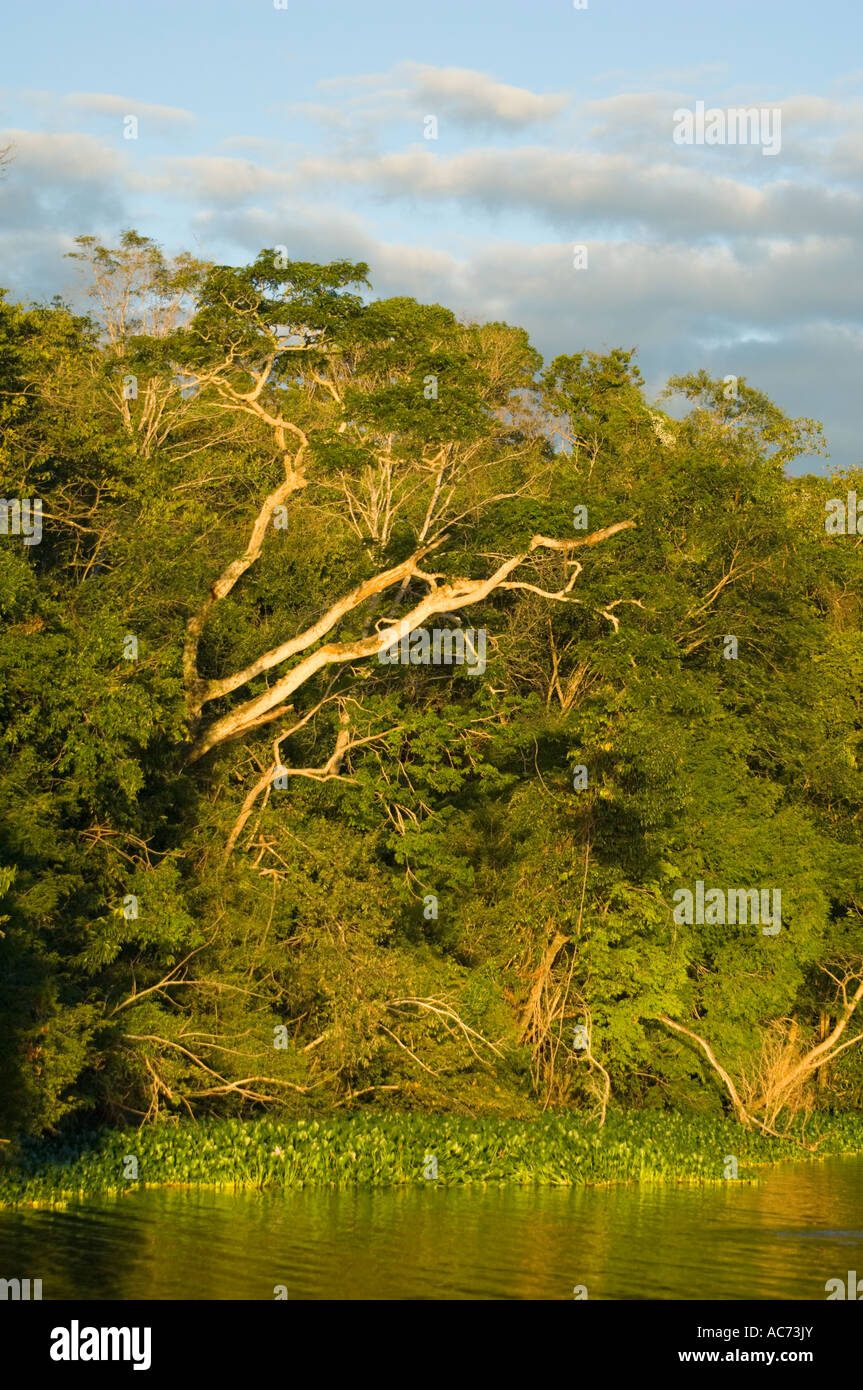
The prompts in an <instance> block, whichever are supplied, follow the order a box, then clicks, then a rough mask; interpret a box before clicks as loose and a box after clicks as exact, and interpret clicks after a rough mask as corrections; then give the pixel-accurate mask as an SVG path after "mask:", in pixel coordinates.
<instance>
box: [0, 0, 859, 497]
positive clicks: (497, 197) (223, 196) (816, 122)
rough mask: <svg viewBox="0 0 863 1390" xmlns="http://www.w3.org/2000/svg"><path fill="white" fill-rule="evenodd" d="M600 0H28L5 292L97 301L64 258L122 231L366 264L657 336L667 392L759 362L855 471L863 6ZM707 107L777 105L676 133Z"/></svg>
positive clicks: (747, 373)
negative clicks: (740, 124)
mask: <svg viewBox="0 0 863 1390" xmlns="http://www.w3.org/2000/svg"><path fill="white" fill-rule="evenodd" d="M577 4H578V5H579V6H581V5H584V8H578V7H577V5H576V4H574V3H573V0H532V3H530V4H528V3H515V0H494V3H491V0H430V3H426V4H420V3H416V0H414V3H410V0H398V3H394V2H393V0H364V3H362V4H358V3H348V0H287V3H286V4H285V5H284V7H281V6H282V0H171V3H167V0H146V3H135V2H134V0H76V3H75V4H68V3H65V0H43V3H42V4H40V5H39V6H34V5H30V6H23V5H18V6H15V7H14V9H13V8H12V7H9V8H8V10H7V13H6V16H5V17H4V21H3V48H2V54H0V84H2V85H0V146H2V145H4V144H7V143H11V145H12V147H13V151H14V159H13V162H12V164H11V166H10V167H9V169H8V172H7V175H6V177H5V179H4V181H3V182H2V184H0V285H4V286H7V287H8V289H9V291H10V294H11V295H12V296H13V297H14V298H20V299H23V300H25V301H31V300H38V299H45V298H51V297H52V296H53V295H55V294H61V295H63V296H64V297H66V298H68V299H70V300H71V301H72V302H77V300H76V296H77V295H78V294H79V293H80V285H79V281H78V279H77V275H76V269H75V263H74V262H70V261H68V260H64V253H65V252H68V251H70V250H72V249H74V238H75V237H76V236H78V235H84V234H86V235H95V236H97V237H99V238H100V239H102V240H103V241H105V242H106V244H113V242H114V241H115V240H116V238H117V237H118V235H119V233H120V232H121V231H122V230H123V229H125V228H127V227H134V228H135V229H136V230H137V231H138V232H140V233H142V234H144V235H146V236H150V237H152V238H154V239H155V240H157V241H158V242H159V243H160V244H162V245H163V246H164V248H165V250H166V251H167V252H169V253H171V254H174V253H176V252H179V251H181V250H189V251H191V252H192V253H194V254H197V255H204V256H206V258H207V259H210V260H215V261H218V262H221V263H231V264H236V265H239V264H243V263H245V262H246V261H248V260H251V259H253V258H254V257H255V256H256V255H257V253H258V252H259V251H260V250H261V249H262V248H263V247H265V246H266V247H270V246H280V247H281V246H283V247H285V248H287V253H288V255H289V256H291V257H292V258H296V259H298V260H316V261H328V260H334V259H349V260H362V261H366V262H368V264H369V266H370V268H371V277H370V278H371V280H372V284H373V288H374V293H375V294H376V295H379V296H390V295H412V296H414V297H416V298H417V299H419V300H421V301H423V302H427V303H428V302H437V303H441V304H445V305H446V306H447V307H449V308H451V309H452V310H454V311H455V312H456V313H458V314H460V315H463V316H465V317H467V318H471V319H480V320H483V319H504V320H506V321H507V322H509V323H513V324H519V325H521V326H523V327H525V328H527V329H528V330H529V332H530V335H531V338H532V340H533V342H534V344H535V346H536V347H537V348H538V349H539V351H540V352H541V353H542V354H543V356H544V357H546V358H547V359H548V358H551V357H552V356H554V355H555V354H557V353H563V352H568V353H572V352H580V351H583V350H585V349H591V350H593V351H598V352H602V351H607V350H609V349H611V348H614V347H624V348H635V349H636V350H637V360H638V363H639V365H640V367H641V370H642V372H643V374H644V376H645V378H646V381H647V387H648V392H649V394H650V395H652V396H653V395H655V394H656V393H658V391H659V390H660V389H661V388H662V386H663V385H664V383H665V381H666V379H667V378H668V377H669V376H670V375H672V374H675V373H682V372H690V371H697V370H699V369H700V368H702V367H704V368H706V369H707V370H708V371H709V372H710V373H711V375H713V376H716V377H725V376H728V375H731V376H736V377H738V378H739V377H745V378H746V379H747V381H748V382H749V383H750V385H753V386H756V387H757V388H759V389H760V390H763V391H766V392H767V394H768V395H769V396H771V397H772V398H773V399H774V400H775V401H776V402H777V403H778V404H779V405H780V406H781V407H782V408H783V409H784V410H785V411H786V412H787V413H788V414H790V415H794V416H808V417H814V418H816V419H819V420H821V421H822V423H823V424H824V427H825V431H826V435H827V441H828V446H829V449H830V455H831V457H830V461H829V464H828V463H825V461H824V460H821V459H817V458H815V459H803V460H800V461H799V462H798V463H797V464H796V465H795V466H794V469H793V471H795V472H804V471H809V470H814V471H819V472H820V471H824V470H825V468H827V467H834V468H842V467H848V466H853V465H855V464H859V463H860V462H861V460H863V440H861V428H860V427H861V423H863V411H861V408H860V401H861V396H863V389H861V388H863V42H861V40H863V0H819V3H817V4H814V3H812V0H806V3H803V0H762V2H761V3H759V4H757V5H756V4H753V0H724V3H721V4H707V3H705V0H685V3H684V0H586V5H585V0H577ZM699 102H701V103H704V108H705V109H707V110H708V111H710V110H717V111H719V112H722V113H725V112H727V111H728V110H729V109H730V108H740V107H745V108H747V109H751V110H753V112H754V113H756V121H755V125H754V127H753V129H752V130H751V131H750V132H749V135H750V138H749V140H748V142H747V143H742V142H740V141H738V142H736V143H731V142H729V141H728V140H727V139H726V140H725V141H724V142H721V141H717V142H716V143H706V142H701V143H698V142H693V143H690V144H686V143H681V142H680V140H679V139H675V132H677V134H678V136H679V135H680V132H681V118H679V117H678V116H677V115H676V114H675V113H679V112H694V111H695V110H696V104H697V103H699ZM777 112H778V113H779V122H780V124H779V125H778V126H777V124H776V122H777V117H776V113H777ZM130 116H133V117H134V118H135V120H136V122H137V129H136V130H135V128H134V126H132V125H131V123H130V122H129V120H128V117H130ZM431 118H433V120H432V119H431ZM724 121H725V116H724V115H723V116H722V118H721V120H720V121H719V122H718V123H716V124H715V125H714V130H713V134H714V135H715V134H716V132H717V130H718V131H719V132H720V134H721V131H722V123H723V122H724ZM726 129H727V125H726ZM131 131H134V133H135V137H136V138H127V136H128V134H129V132H131ZM777 132H778V133H779V136H780V138H779V140H778V141H777V140H776V139H775V138H774V137H775V134H776V133H777ZM430 136H434V137H436V138H429V137H430ZM771 143H772V144H773V145H774V146H777V145H778V148H775V150H774V152H773V153H765V149H766V148H768V147H769V146H770V144H771ZM576 247H584V248H585V251H586V256H585V255H584V254H583V253H582V254H579V255H576V252H575V249H574V248H576ZM585 260H586V264H583V262H584V261H585ZM576 262H581V263H582V264H580V266H579V268H576Z"/></svg>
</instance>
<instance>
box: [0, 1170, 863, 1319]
mask: <svg viewBox="0 0 863 1390" xmlns="http://www.w3.org/2000/svg"><path fill="white" fill-rule="evenodd" d="M861 1228H863V1161H861V1160H858V1159H834V1160H829V1161H827V1162H824V1163H817V1164H790V1165H787V1166H784V1167H781V1168H773V1169H765V1170H764V1173H763V1177H762V1180H761V1183H760V1184H759V1185H758V1186H744V1185H735V1184H734V1183H731V1182H729V1183H728V1184H727V1185H724V1186H722V1187H709V1188H707V1187H705V1188H696V1187H684V1186H681V1187H616V1188H575V1189H565V1188H513V1187H508V1188H482V1187H475V1188H469V1187H468V1188H449V1189H447V1188H440V1187H438V1188H435V1187H434V1185H432V1184H429V1186H427V1187H422V1188H409V1189H387V1190H373V1189H367V1188H366V1189H359V1190H353V1191H340V1192H330V1191H320V1190H314V1189H308V1190H306V1191H302V1192H291V1193H288V1194H283V1193H279V1194H275V1193H263V1194H249V1193H242V1194H239V1195H236V1196H234V1195H231V1194H228V1193H225V1192H221V1193H217V1192H181V1191H169V1190H164V1189H161V1190H152V1191H138V1192H132V1193H130V1194H128V1195H126V1196H123V1197H118V1198H113V1199H108V1200H106V1199H100V1200H92V1201H82V1202H79V1203H75V1204H73V1205H70V1206H69V1207H67V1208H66V1209H65V1210H63V1211H20V1212H19V1211H0V1275H2V1276H4V1277H13V1276H18V1277H22V1278H28V1277H29V1278H31V1279H33V1278H41V1279H42V1281H43V1298H45V1299H61V1298H75V1299H116V1298H120V1299H151V1298H156V1299H162V1298H179V1299H272V1298H273V1296H274V1289H275V1287H276V1286H277V1285H285V1286H286V1287H287V1289H288V1297H289V1298H291V1299H297V1298H299V1299H358V1298H372V1299H377V1298H408V1299H447V1298H458V1299H471V1298H479V1299H571V1298H572V1297H573V1289H574V1287H575V1286H576V1285H584V1286H585V1287H586V1288H587V1291H588V1297H589V1298H591V1299H640V1298H649V1299H694V1298H718V1299H737V1298H756V1299H768V1298H779V1299H795V1300H796V1299H815V1300H822V1301H823V1300H824V1299H825V1297H826V1294H825V1289H824V1285H825V1283H826V1281H827V1280H828V1279H831V1278H841V1279H843V1280H844V1279H845V1278H846V1275H847V1271H848V1270H855V1269H856V1270H859V1271H860V1275H861V1276H862V1277H863V1229H861Z"/></svg>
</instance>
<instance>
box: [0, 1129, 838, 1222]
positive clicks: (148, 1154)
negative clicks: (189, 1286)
mask: <svg viewBox="0 0 863 1390" xmlns="http://www.w3.org/2000/svg"><path fill="white" fill-rule="evenodd" d="M807 1141H808V1142H810V1143H811V1142H814V1143H815V1144H816V1145H817V1149H816V1150H815V1152H814V1153H813V1152H811V1151H806V1150H803V1149H802V1148H795V1147H793V1146H790V1145H789V1144H787V1143H781V1142H779V1141H777V1140H772V1139H768V1138H765V1137H764V1136H761V1135H758V1134H755V1133H752V1132H747V1131H746V1130H743V1129H741V1128H740V1127H739V1126H738V1125H736V1124H735V1123H734V1122H733V1121H731V1120H726V1119H715V1118H703V1117H698V1118H695V1117H684V1116H681V1115H676V1114H670V1113H669V1114H665V1113H662V1112H658V1111H657V1112H651V1113H650V1114H641V1115H631V1114H630V1115H627V1114H623V1113H615V1114H612V1115H610V1116H609V1118H608V1122H607V1124H606V1125H605V1127H604V1128H603V1129H601V1130H599V1129H597V1127H596V1126H595V1125H594V1124H592V1123H590V1122H587V1121H584V1120H580V1119H577V1118H575V1117H574V1116H572V1115H560V1114H557V1115H545V1116H542V1117H541V1118H539V1119H537V1120H533V1121H521V1120H509V1119H491V1120H485V1121H482V1122H481V1123H478V1122H477V1121H476V1120H469V1119H465V1118H462V1117H457V1116H440V1117H435V1116H427V1115H385V1116H377V1115H371V1114H366V1115H355V1116H345V1117H339V1118H326V1119H312V1120H302V1119H300V1120H293V1121H284V1120H275V1119H268V1118H265V1119H261V1120H253V1121H240V1120H237V1119H229V1120H221V1119H212V1118H211V1119H205V1120H201V1121H199V1122H192V1121H183V1122H180V1123H172V1122H161V1123H158V1124H155V1125H151V1126H147V1127H145V1128H142V1129H140V1130H137V1131H135V1130H126V1131H117V1130H113V1131H103V1132H101V1133H100V1134H98V1135H95V1136H92V1137H90V1138H89V1139H87V1140H79V1141H77V1142H72V1141H68V1140H67V1141H65V1142H57V1141H54V1142H47V1143H43V1144H35V1143H31V1144H27V1145H24V1146H23V1147H22V1151H21V1154H20V1158H19V1161H18V1162H17V1163H14V1164H13V1163H7V1164H6V1165H5V1167H4V1168H2V1169H0V1206H16V1205H31V1206H44V1205H56V1204H62V1203H65V1202H67V1201H69V1200H70V1199H74V1198H76V1197H83V1196H92V1195H96V1194H103V1193H109V1192H116V1193H122V1192H131V1191H134V1190H135V1189H137V1188H140V1187H192V1188H194V1187H206V1188H224V1189H231V1190H239V1189H246V1190H264V1189H268V1190H272V1189H276V1190H278V1189H280V1188H282V1189H288V1188H300V1187H304V1186H314V1187H334V1188H345V1187H351V1186H372V1187H395V1186H406V1185H418V1184H422V1183H425V1182H434V1183H437V1184H438V1185H441V1186H445V1187H451V1186H459V1185H463V1184H470V1183H494V1184H507V1183H515V1184H538V1185H545V1186H593V1185H600V1184H602V1185H605V1184H614V1183H630V1182H641V1183H723V1182H726V1181H738V1182H741V1181H742V1182H746V1181H755V1180H757V1174H758V1170H759V1168H761V1167H763V1166H765V1165H768V1164H773V1163H779V1162H783V1161H788V1160H790V1159H792V1158H808V1159H809V1160H810V1161H813V1160H817V1159H818V1158H823V1157H827V1156H835V1155H839V1154H857V1153H861V1152H863V1123H861V1121H860V1120H859V1118H856V1117H852V1116H842V1117H839V1118H833V1117H827V1116H822V1117H819V1118H817V1120H816V1122H815V1124H814V1125H813V1124H812V1122H811V1121H810V1124H809V1127H808V1129H807ZM731 1157H733V1158H734V1159H735V1160H736V1166H735V1169H734V1171H736V1173H737V1177H736V1178H729V1176H728V1173H729V1168H728V1160H729V1158H731ZM432 1158H433V1159H435V1160H436V1162H435V1163H434V1164H433V1165H432V1164H431V1163H430V1161H429V1160H430V1159H432Z"/></svg>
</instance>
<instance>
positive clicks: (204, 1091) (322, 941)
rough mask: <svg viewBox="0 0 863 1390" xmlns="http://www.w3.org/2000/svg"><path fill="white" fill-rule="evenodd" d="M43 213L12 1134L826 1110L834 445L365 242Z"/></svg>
mask: <svg viewBox="0 0 863 1390" xmlns="http://www.w3.org/2000/svg"><path fill="white" fill-rule="evenodd" d="M77 246H78V249H77V251H76V253H75V261H76V269H77V270H78V271H80V273H81V274H82V276H83V277H84V281H85V283H86V285H87V287H88V289H89V293H90V295H91V303H92V309H91V311H90V312H89V313H87V314H83V313H78V312H76V311H75V310H74V309H73V308H72V307H70V305H68V304H67V303H65V302H62V301H60V300H54V301H53V302H52V303H50V304H38V305H32V306H30V307H27V306H24V305H21V304H13V303H11V302H10V301H9V297H8V295H7V296H5V297H4V298H3V299H2V300H0V495H2V498H3V499H4V503H5V506H4V508H3V516H2V521H3V525H2V528H0V530H2V534H0V613H2V631H0V722H2V764H0V1136H2V1137H5V1138H7V1139H11V1138H13V1137H15V1136H17V1135H24V1134H30V1135H38V1134H40V1133H43V1132H45V1131H48V1130H56V1129H57V1128H58V1127H59V1128H60V1129H63V1128H69V1127H71V1126H76V1127H79V1126H86V1125H89V1124H92V1123H94V1122H100V1123H109V1124H113V1125H123V1124H129V1123H134V1124H139V1123H140V1122H141V1121H142V1120H144V1119H149V1118H154V1117H155V1116H157V1115H165V1114H166V1113H169V1114H179V1115H182V1114H186V1115H189V1114H192V1115H195V1116H202V1115H204V1114H208V1113H209V1114H216V1115H225V1116H251V1115H253V1114H257V1113H259V1112H260V1111H261V1110H262V1109H269V1110H271V1111H272V1112H274V1113H276V1114H283V1115H289V1116H290V1115H308V1114H316V1113H317V1114H324V1113H327V1112H329V1111H333V1110H336V1109H339V1110H340V1111H341V1112H345V1111H346V1110H357V1109H361V1108H364V1107H372V1108H374V1109H376V1110H378V1111H380V1110H387V1111H399V1112H404V1111H434V1112H450V1113H452V1114H455V1115H459V1114H461V1115H471V1116H478V1115H491V1114H496V1115H500V1116H523V1117H530V1116H532V1115H537V1114H539V1113H541V1112H542V1111H543V1110H549V1109H555V1108H571V1109H574V1110H577V1111H579V1112H582V1113H583V1114H584V1115H590V1116H596V1117H597V1118H598V1119H600V1120H601V1119H603V1118H604V1116H605V1114H606V1112H607V1111H608V1110H609V1109H614V1110H621V1109H622V1110H643V1109H645V1108H652V1109H664V1110H667V1111H685V1112H690V1113H693V1114H704V1115H719V1114H722V1113H723V1112H728V1113H729V1114H736V1115H737V1116H738V1118H739V1119H741V1120H742V1121H743V1122H744V1123H746V1124H750V1125H755V1126H756V1127H757V1128H761V1129H762V1130H765V1129H766V1130H767V1131H773V1130H776V1129H777V1128H778V1129H780V1130H781V1129H783V1128H784V1126H785V1125H786V1124H788V1123H789V1122H790V1121H791V1120H792V1119H794V1118H796V1117H798V1116H799V1115H800V1114H801V1112H806V1111H808V1110H810V1109H812V1108H815V1109H819V1110H831V1109H832V1110H849V1109H856V1108H859V1106H860V1102H861V1097H863V1064H861V1053H860V1049H859V1048H857V1047H856V1046H854V1043H855V1042H856V1041H857V1040H858V1037H859V1036H860V1035H861V1033H863V1028H861V1023H863V1008H860V1009H859V1015H860V1017H859V1018H855V1011H856V1010H857V1008H858V1002H859V1001H860V1000H861V998H863V857H861V853H860V838H861V836H860V832H861V788H860V775H859V770H860V763H861V756H863V754H861V737H863V643H861V625H863V563H861V560H863V512H861V520H860V522H859V525H858V524H857V521H856V515H855V511H854V499H853V498H849V497H848V494H849V493H858V494H859V495H860V497H861V499H863V470H860V471H855V472H852V473H849V474H845V475H841V476H837V475H834V476H832V477H829V476H820V475H809V476H804V477H790V476H788V475H787V472H786V468H787V465H789V464H790V463H792V462H793V460H794V459H795V458H799V457H801V456H802V455H811V454H813V453H817V452H823V445H822V442H821V434H820V430H819V427H818V426H817V424H816V423H815V422H813V421H811V420H808V419H801V420H794V419H790V418H788V417H787V416H786V415H785V414H784V413H783V412H782V411H781V410H779V409H778V408H777V407H776V406H775V405H774V404H772V403H771V401H770V400H768V399H767V398H766V397H765V396H764V395H763V394H762V393H760V392H759V391H758V390H757V389H755V388H754V387H753V386H752V385H750V384H748V383H747V382H746V381H745V380H744V379H743V378H740V379H739V380H736V379H734V378H731V377H728V378H725V379H724V380H712V379H711V378H710V377H709V376H708V375H707V374H706V373H704V372H698V371H694V372H693V374H692V375H690V376H685V377H678V378H674V379H672V380H671V381H670V382H669V383H668V388H667V391H666V392H665V394H664V396H663V397H662V398H660V402H657V403H651V402H650V401H649V400H648V399H647V397H646V395H645V388H644V382H643V380H642V377H641V375H640V372H639V370H638V367H637V365H636V361H635V353H634V352H633V351H631V350H629V349H628V348H626V349H624V348H619V349H615V350H609V351H606V352H604V353H596V352H589V351H574V352H573V353H572V354H570V355H564V356H560V357H557V358H555V359H554V360H553V361H551V362H550V363H548V364H545V363H543V361H542V360H541V358H540V356H539V354H538V353H537V352H536V350H535V349H534V348H533V346H532V345H531V343H530V341H529V339H528V336H527V334H526V333H525V332H524V331H522V330H521V329H519V328H514V327H511V326H509V325H507V324H505V323H498V322H492V323H473V322H462V321H460V320H459V319H458V318H457V317H456V316H455V315H454V314H452V313H451V312H449V311H448V310H447V309H445V308H443V307H441V306H439V305H434V304H432V305H424V304H420V303H418V302H416V301H415V300H412V299H407V298H395V299H388V300H376V299H374V298H373V295H372V290H371V286H370V285H369V283H368V268H367V267H366V266H365V265H362V264H354V263H348V262H335V263H332V264H328V265H317V264H313V263H307V262H295V261H290V260H288V258H287V256H286V255H284V254H282V252H283V248H276V250H270V251H265V252H262V253H261V255H260V256H259V257H258V258H257V260H256V261H255V262H254V264H252V265H251V266H248V267H244V268H232V267H228V266H218V265H211V264H206V263H203V262H201V261H197V260H195V259H193V258H192V257H190V256H187V255H184V256H180V257H178V258H174V259H170V258H166V257H165V256H164V255H163V253H162V252H161V250H160V249H159V248H158V247H157V246H156V245H155V244H154V243H153V242H152V241H150V240H149V239H147V238H146V237H143V236H141V235H139V234H137V233H135V232H126V233H125V234H124V235H123V237H122V238H121V240H120V243H119V244H118V245H117V246H116V247H106V246H103V245H101V244H99V243H98V242H97V241H96V240H95V239H94V238H92V237H81V238H79V239H78V243H77ZM693 365H694V366H697V364H693ZM840 502H841V504H842V506H841V507H840V505H839V504H840ZM843 517H844V520H845V523H846V524H844V525H843V524H841V523H842V520H843ZM752 890H755V892H753V891H752ZM765 894H766V895H767V896H768V900H769V904H770V913H769V915H768V914H767V913H763V914H762V917H761V919H759V917H758V915H757V911H756V912H755V915H752V914H751V913H750V916H749V917H748V919H744V917H743V915H742V914H741V913H739V912H738V913H737V914H736V916H735V913H734V912H733V911H730V910H729V911H726V910H725V905H727V906H728V907H729V908H730V907H731V898H732V895H735V896H736V900H737V902H738V905H742V904H743V903H744V902H746V903H748V904H750V905H752V904H753V903H754V904H759V903H761V904H763V903H764V901H765ZM687 903H688V904H690V905H692V904H693V903H697V904H698V906H697V908H694V909H693V910H687Z"/></svg>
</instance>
